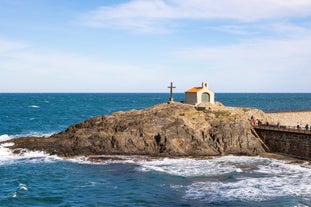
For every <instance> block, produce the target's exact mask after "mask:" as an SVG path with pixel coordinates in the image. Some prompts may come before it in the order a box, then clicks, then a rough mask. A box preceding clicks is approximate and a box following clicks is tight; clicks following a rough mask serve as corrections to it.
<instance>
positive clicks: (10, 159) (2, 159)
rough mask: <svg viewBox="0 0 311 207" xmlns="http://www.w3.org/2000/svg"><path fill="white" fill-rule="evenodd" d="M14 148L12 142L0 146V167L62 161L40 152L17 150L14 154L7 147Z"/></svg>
mask: <svg viewBox="0 0 311 207" xmlns="http://www.w3.org/2000/svg"><path fill="white" fill-rule="evenodd" d="M11 146H14V143H12V142H6V143H3V144H1V145H0V165H6V164H12V163H17V162H52V161H57V160H62V158H60V157H58V156H55V155H49V154H47V153H45V152H42V151H30V150H27V149H19V150H18V153H14V152H13V150H11V149H10V148H9V147H11Z"/></svg>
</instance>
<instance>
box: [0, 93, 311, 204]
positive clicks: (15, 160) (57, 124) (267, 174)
mask: <svg viewBox="0 0 311 207" xmlns="http://www.w3.org/2000/svg"><path fill="white" fill-rule="evenodd" d="M174 98H175V100H176V101H182V100H183V99H184V97H183V94H174ZM167 100H168V94H165V93H159V94H139V93H138V94H122V93H112V94H108V93H105V94H0V140H2V141H3V140H8V139H11V138H15V137H20V136H48V135H51V134H53V133H56V132H59V131H61V130H64V129H66V128H67V127H68V126H69V125H71V124H74V123H77V122H80V121H83V120H85V119H87V118H90V117H92V116H96V115H105V114H109V113H112V112H114V111H119V110H123V111H125V110H130V109H142V108H146V107H150V106H152V105H154V104H158V103H162V102H166V101H167ZM216 100H217V101H220V102H222V103H224V104H225V105H229V106H241V107H256V108H260V109H262V110H264V111H267V112H271V111H303V110H311V94H303V93H298V94H237V93H236V94H234V93H233V94H229V93H228V94H225V93H222V94H216ZM9 145H10V143H8V144H2V145H0V179H1V181H0V206H14V207H15V206H29V207H30V206H31V207H33V206H35V207H36V206H40V207H41V206H59V207H65V206H66V207H67V206H68V207H70V206H286V207H287V206H311V167H310V165H308V164H307V163H296V164H295V163H290V162H289V161H280V160H275V159H269V158H261V157H246V156H225V157H220V158H214V159H188V158H179V159H171V158H163V159H151V158H149V157H143V156H117V157H116V158H118V159H107V161H103V162H98V163H94V162H89V161H87V159H86V158H85V157H77V158H75V159H62V158H60V157H57V156H51V155H48V154H45V153H44V152H32V151H26V150H25V151H23V153H21V154H20V155H16V154H12V152H11V151H10V150H9V149H8V148H7V147H8V146H9Z"/></svg>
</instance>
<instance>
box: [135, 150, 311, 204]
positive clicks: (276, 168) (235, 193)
mask: <svg viewBox="0 0 311 207" xmlns="http://www.w3.org/2000/svg"><path fill="white" fill-rule="evenodd" d="M139 170H142V171H157V172H160V173H167V174H171V175H177V176H183V177H186V178H188V179H189V180H191V181H192V182H191V184H190V185H188V186H186V190H185V195H184V197H185V199H195V200H202V201H204V202H207V203H213V202H219V201H236V200H239V201H265V200H271V199H275V198H279V197H286V196H290V197H298V198H299V197H300V198H309V199H311V169H310V166H309V165H304V164H291V163H289V162H288V161H281V160H275V159H270V158H262V157H245V156H225V157H221V158H215V159H208V160H196V159H184V158H183V159H162V160H155V161H144V162H142V163H141V166H140V167H139ZM183 187H185V186H183ZM172 188H174V189H176V188H177V189H178V188H179V187H178V186H172Z"/></svg>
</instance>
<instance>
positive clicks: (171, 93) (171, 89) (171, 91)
mask: <svg viewBox="0 0 311 207" xmlns="http://www.w3.org/2000/svg"><path fill="white" fill-rule="evenodd" d="M168 88H169V89H170V100H169V101H170V102H174V98H173V88H176V87H175V86H173V82H171V85H170V86H169V87H168Z"/></svg>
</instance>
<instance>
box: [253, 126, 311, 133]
mask: <svg viewBox="0 0 311 207" xmlns="http://www.w3.org/2000/svg"><path fill="white" fill-rule="evenodd" d="M253 127H254V128H255V129H265V130H273V131H283V132H292V133H299V134H311V130H310V129H306V128H299V129H297V127H293V126H283V125H281V126H278V125H254V124H253Z"/></svg>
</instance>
